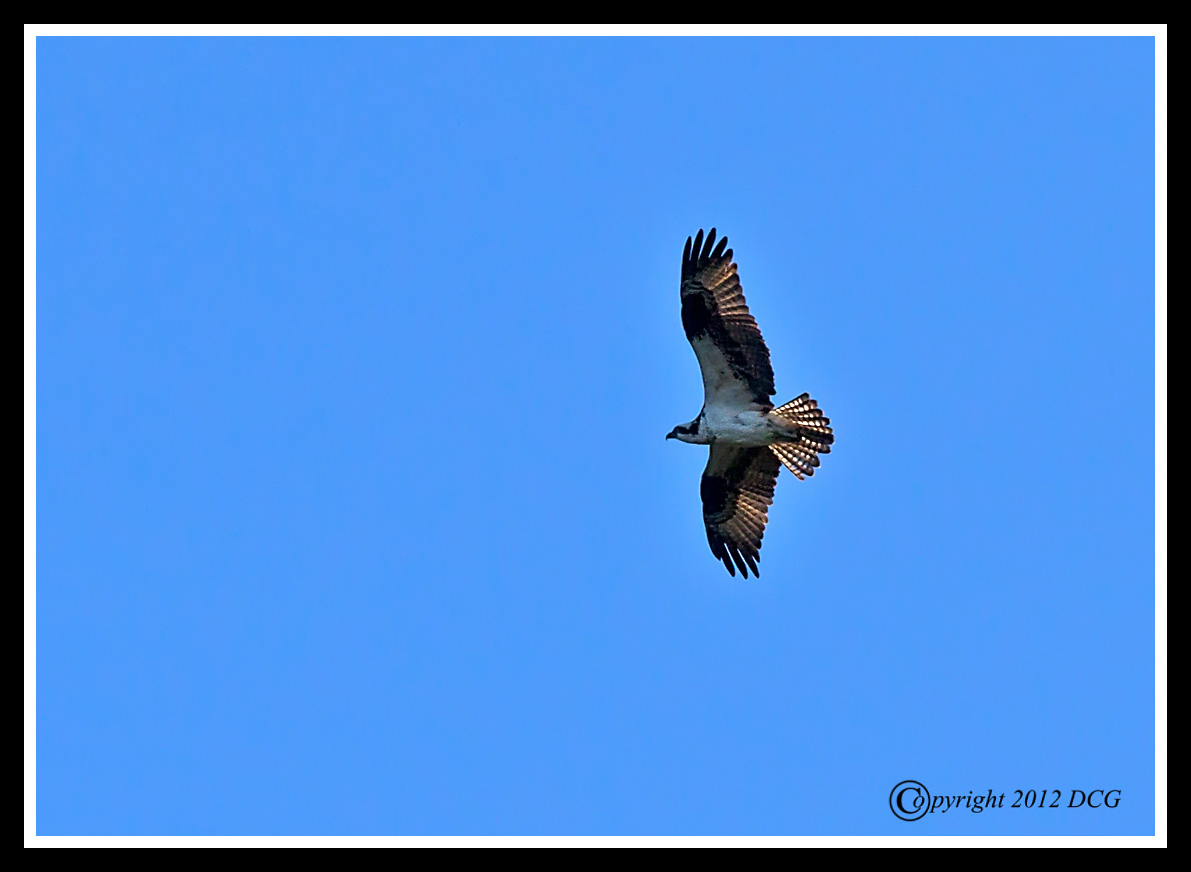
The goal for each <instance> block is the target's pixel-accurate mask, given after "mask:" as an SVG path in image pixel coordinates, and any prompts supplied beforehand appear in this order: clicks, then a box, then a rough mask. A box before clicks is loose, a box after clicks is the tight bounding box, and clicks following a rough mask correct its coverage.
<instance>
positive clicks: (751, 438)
mask: <svg viewBox="0 0 1191 872" xmlns="http://www.w3.org/2000/svg"><path fill="white" fill-rule="evenodd" d="M727 245H728V238H727V237H726V236H725V237H723V238H722V239H720V241H719V244H718V245H717V244H716V241H715V228H714V227H713V228H712V229H711V233H710V234H708V236H707V241H706V242H704V240H703V231H702V230H700V231H699V232H698V234H696V236H695V239H694V242H693V243H692V242H691V238H690V237H689V236H688V237H687V240H686V248H685V249H684V250H683V252H682V284H681V286H680V293H681V297H682V329H683V330H685V331H686V338H687V339H689V340H690V343H691V346H692V347H693V348H694V349H695V357H697V358H698V359H699V368H700V369H701V370H702V371H703V408H702V409H701V410H700V411H699V415H698V417H696V418H695V420H693V421H691V422H690V423H689V424H680V425H679V426H677V427H675V428H674V429H673V430H671V431H670V433H669V434H668V435H667V436H666V438H667V439H678V440H679V441H680V442H691V443H693V444H695V445H710V446H711V451H710V453H709V456H708V458H707V468H706V469H704V470H703V481H702V483H701V484H700V486H699V493H700V495H701V496H702V498H703V523H704V524H705V525H706V526H707V542H708V544H709V545H710V546H711V553H712V554H714V555H715V556H716V558H717V559H718V560H722V561H723V563H724V566H726V567H727V568H728V572H729V574H731V575H733V576H735V575H736V568H739V569H740V572H741V574H742V575H743V576H744V577H745V578H748V574H749V570H750V569H751V570H752V571H753V575H755V576H757V577H760V572H758V571H757V561H758V560H760V559H761V537H762V536H763V535H765V523H766V521H768V512H769V507H770V506H771V505H773V489H774V487H775V486H776V485H777V478H778V473H779V472H780V471H781V468H782V465H783V464H784V465H785V467H786V468H787V469H788V470H790V472H792V473H794V475H795V476H797V477H798V478H800V479H801V478H803V477H804V476H808V475H814V472H815V467H816V466H818V465H819V455H820V454H827V453H829V452H830V451H831V444H832V443H833V442H834V441H835V437H834V436H833V435H832V432H831V427H830V424H831V419H830V418H827V417H826V416H824V414H823V412H822V411H820V409H819V407H818V403H816V402H815V401H814V400H812V399H811V398H810V395H809V394H803V395H802V396H800V397H798V398H796V399H793V400H791V401H790V402H788V403H786V404H785V405H784V406H778V407H777V408H776V409H775V408H774V406H773V403H771V402H770V401H769V398H770V397H771V396H773V394H774V393H775V391H774V387H773V367H772V366H770V363H769V349H768V348H767V347H766V345H765V340H764V339H762V338H761V331H760V330H759V329H758V328H757V322H756V321H755V320H753V316H752V315H751V314H749V309H748V306H746V305H745V303H744V294H743V292H742V291H741V290H740V278H739V277H738V276H737V274H736V264H735V263H734V262H733V261H732V249H730V248H727ZM725 249H727V250H725ZM734 563H735V568H734V567H733V564H734Z"/></svg>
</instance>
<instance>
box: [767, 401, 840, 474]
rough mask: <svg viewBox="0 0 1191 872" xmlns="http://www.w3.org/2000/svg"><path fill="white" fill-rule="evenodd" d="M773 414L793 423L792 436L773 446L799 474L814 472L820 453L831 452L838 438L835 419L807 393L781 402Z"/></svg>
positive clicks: (787, 467)
mask: <svg viewBox="0 0 1191 872" xmlns="http://www.w3.org/2000/svg"><path fill="white" fill-rule="evenodd" d="M773 414H774V415H776V416H778V417H779V418H780V419H781V423H782V424H785V425H788V426H789V436H788V438H783V439H782V440H781V441H780V442H775V443H774V444H772V445H770V446H769V450H770V451H772V452H773V453H774V454H776V455H777V459H778V460H780V461H781V462H782V463H783V464H785V466H786V469H788V470H790V472H792V473H794V474H795V475H796V476H798V477H799V478H804V477H805V476H808V475H814V474H815V467H816V466H818V465H819V455H820V454H830V453H831V443H833V442H834V441H835V436H834V435H832V432H831V419H830V418H828V417H827V416H826V415H824V414H823V410H822V409H820V408H819V404H818V403H816V402H815V401H814V400H812V399H811V395H810V394H803V395H802V396H800V397H796V398H794V399H793V400H790V402H788V403H786V404H785V405H784V406H778V407H777V408H776V409H774V410H773Z"/></svg>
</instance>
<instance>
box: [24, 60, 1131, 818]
mask: <svg viewBox="0 0 1191 872" xmlns="http://www.w3.org/2000/svg"><path fill="white" fill-rule="evenodd" d="M37 73H38V76H37V246H38V247H37V279H38V283H37V316H38V321H37V328H38V333H37V351H38V356H37V375H38V383H37V424H38V432H37V439H38V442H37V449H38V454H37V460H38V467H37V474H38V478H37V483H38V517H37V522H38V528H37V529H38V551H37V557H38V563H37V566H38V579H37V580H38V585H37V643H38V646H37V679H38V684H37V717H38V725H37V815H38V832H39V833H40V834H42V835H47V834H48V835H54V834H465V833H466V834H654V833H657V834H823V835H830V834H915V835H922V834H927V833H930V834H953V835H958V834H1023V833H1024V834H1034V833H1037V834H1092V833H1103V834H1149V833H1153V828H1154V817H1153V816H1154V806H1153V789H1154V674H1153V657H1154V626H1153V620H1154V114H1153V113H1154V78H1153V76H1154V48H1153V41H1152V40H1151V39H1143V38H1128V39H1126V38H1084V39H1078V38H1065V39H1046V38H1026V39H978V38H955V39H764V40H760V39H723V40H713V39H623V40H586V39H503V40H496V39H490V40H481V39H453V40H444V39H438V40H417V39H299V38H290V39H243V38H237V39H178V38H170V39H95V38H89V39H72V38H39V39H38V42H37ZM712 226H715V227H717V228H718V229H719V230H720V232H721V233H725V234H727V235H728V237H729V239H730V241H731V245H732V247H733V248H734V249H735V251H736V256H737V260H738V263H739V264H740V274H741V278H742V282H743V286H744V290H745V293H746V295H747V297H748V301H749V304H750V306H751V308H752V311H753V313H754V315H755V316H756V317H757V319H758V321H759V323H760V326H761V329H762V330H763V332H764V335H765V338H766V339H767V341H768V343H769V346H770V348H771V351H772V356H773V363H774V369H775V372H776V380H777V385H778V397H777V398H776V399H777V400H779V401H782V400H786V399H790V398H792V397H794V396H795V395H797V394H799V393H801V392H802V391H804V390H805V391H810V392H811V394H812V395H813V396H815V397H816V398H817V399H819V401H820V403H821V405H822V406H823V408H824V409H825V410H826V411H827V413H828V414H829V415H830V416H831V418H832V422H833V425H834V426H835V432H836V439H837V441H836V446H835V450H834V451H833V452H832V454H831V455H830V456H828V457H826V458H825V461H824V465H823V468H822V469H821V471H820V472H819V474H817V475H816V476H815V477H814V478H813V479H811V480H808V481H806V482H799V481H796V480H795V479H794V478H793V477H792V476H790V475H788V474H786V473H783V475H782V479H781V481H780V482H779V485H778V490H777V495H776V502H775V505H774V507H773V509H772V510H771V513H770V525H769V528H768V530H767V533H766V536H765V547H764V549H763V551H762V562H761V570H762V577H761V579H760V580H753V579H750V580H748V581H742V580H741V579H739V578H736V579H733V578H730V577H729V576H728V575H727V573H726V572H725V571H724V570H723V568H722V566H720V565H719V564H718V563H716V561H715V560H714V558H713V557H712V555H711V554H710V552H709V550H708V548H707V542H706V538H705V535H704V531H703V526H702V520H701V510H700V504H699V476H700V474H701V472H702V469H703V465H704V463H705V461H706V449H704V448H701V447H696V446H690V445H682V444H677V443H675V442H673V441H670V442H666V441H664V439H663V437H664V436H665V434H666V433H667V432H668V431H669V430H670V429H671V428H672V427H673V426H674V425H675V424H678V423H682V422H685V421H688V420H690V418H692V417H693V416H694V415H695V414H696V413H697V412H698V410H699V406H700V404H701V402H702V390H701V382H700V378H699V373H698V368H697V365H696V362H695V358H694V355H693V354H692V352H691V349H690V347H689V345H688V344H687V342H686V340H685V338H684V336H683V333H682V328H681V325H680V322H679V303H678V275H679V259H680V255H681V252H682V246H683V243H684V241H685V239H686V237H687V236H688V235H690V234H693V233H694V232H695V231H696V230H698V229H699V228H700V227H704V228H709V227H712ZM905 779H916V780H918V781H920V782H922V783H923V784H925V785H926V786H927V787H928V789H930V791H931V792H932V794H938V795H942V794H967V793H968V791H973V792H975V793H985V792H986V791H988V790H992V791H993V792H994V794H997V795H999V794H1002V793H1004V794H1006V800H1005V806H1006V807H1005V808H1003V809H995V810H991V811H987V812H984V813H981V814H975V813H971V812H964V813H957V812H954V811H952V812H950V813H947V814H932V815H928V816H927V817H926V818H925V819H923V820H920V821H918V822H915V823H905V822H903V821H899V820H897V819H896V818H895V817H894V816H893V815H892V814H891V812H890V808H889V793H890V790H891V789H892V787H893V786H894V785H895V784H896V783H897V782H899V781H902V780H905ZM1030 789H1034V790H1036V791H1039V792H1041V791H1042V790H1044V789H1045V790H1048V791H1053V790H1055V789H1059V790H1062V791H1063V795H1062V799H1061V802H1060V807H1059V808H1054V809H1051V808H1047V809H1039V808H1034V809H1029V810H1027V809H1024V808H1018V809H1012V808H1010V807H1009V806H1010V804H1011V803H1012V801H1013V800H1014V799H1015V793H1014V791H1016V790H1021V791H1023V793H1024V792H1025V791H1028V790H1030ZM1114 789H1115V790H1119V791H1121V793H1120V802H1119V805H1117V807H1116V808H1113V809H1108V808H1099V809H1089V808H1087V807H1086V806H1085V807H1082V808H1076V809H1071V808H1067V804H1068V802H1069V796H1070V793H1071V791H1072V790H1082V791H1085V792H1087V793H1090V792H1091V791H1093V790H1114ZM1048 803H1049V800H1048Z"/></svg>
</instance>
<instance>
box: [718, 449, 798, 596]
mask: <svg viewBox="0 0 1191 872" xmlns="http://www.w3.org/2000/svg"><path fill="white" fill-rule="evenodd" d="M780 470H781V465H780V464H779V462H778V459H777V457H776V456H774V454H773V452H771V451H770V450H769V449H768V448H766V447H760V448H740V447H737V446H728V445H725V444H724V443H716V444H713V445H712V446H711V451H710V453H709V455H708V458H707V468H706V469H704V470H703V481H702V483H701V484H700V487H699V492H700V495H701V496H702V497H703V522H704V524H706V525H707V543H708V544H709V545H710V546H711V553H712V554H714V555H715V556H716V559H717V560H721V561H723V564H724V566H726V567H727V568H728V572H729V574H731V575H736V569H737V568H738V569H740V572H741V574H742V575H743V576H744V577H745V578H748V576H749V570H750V569H751V570H752V571H753V575H755V576H757V577H760V575H761V573H760V572H758V571H757V561H758V560H760V559H761V537H762V536H764V535H765V524H766V522H767V521H768V520H769V507H770V506H771V505H773V489H774V487H775V486H776V484H777V476H778V472H779V471H780ZM733 563H735V567H734V566H733Z"/></svg>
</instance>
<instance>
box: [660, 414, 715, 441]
mask: <svg viewBox="0 0 1191 872" xmlns="http://www.w3.org/2000/svg"><path fill="white" fill-rule="evenodd" d="M666 438H667V439H677V440H678V441H679V442H691V443H696V444H697V443H703V442H706V441H707V440H706V439H705V438H703V436H702V435H700V433H699V419H698V418H696V419H695V420H693V421H691V423H689V424H679V425H678V426H677V427H675V428H674V429H673V430H671V431H670V432H669V433H667V434H666Z"/></svg>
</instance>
